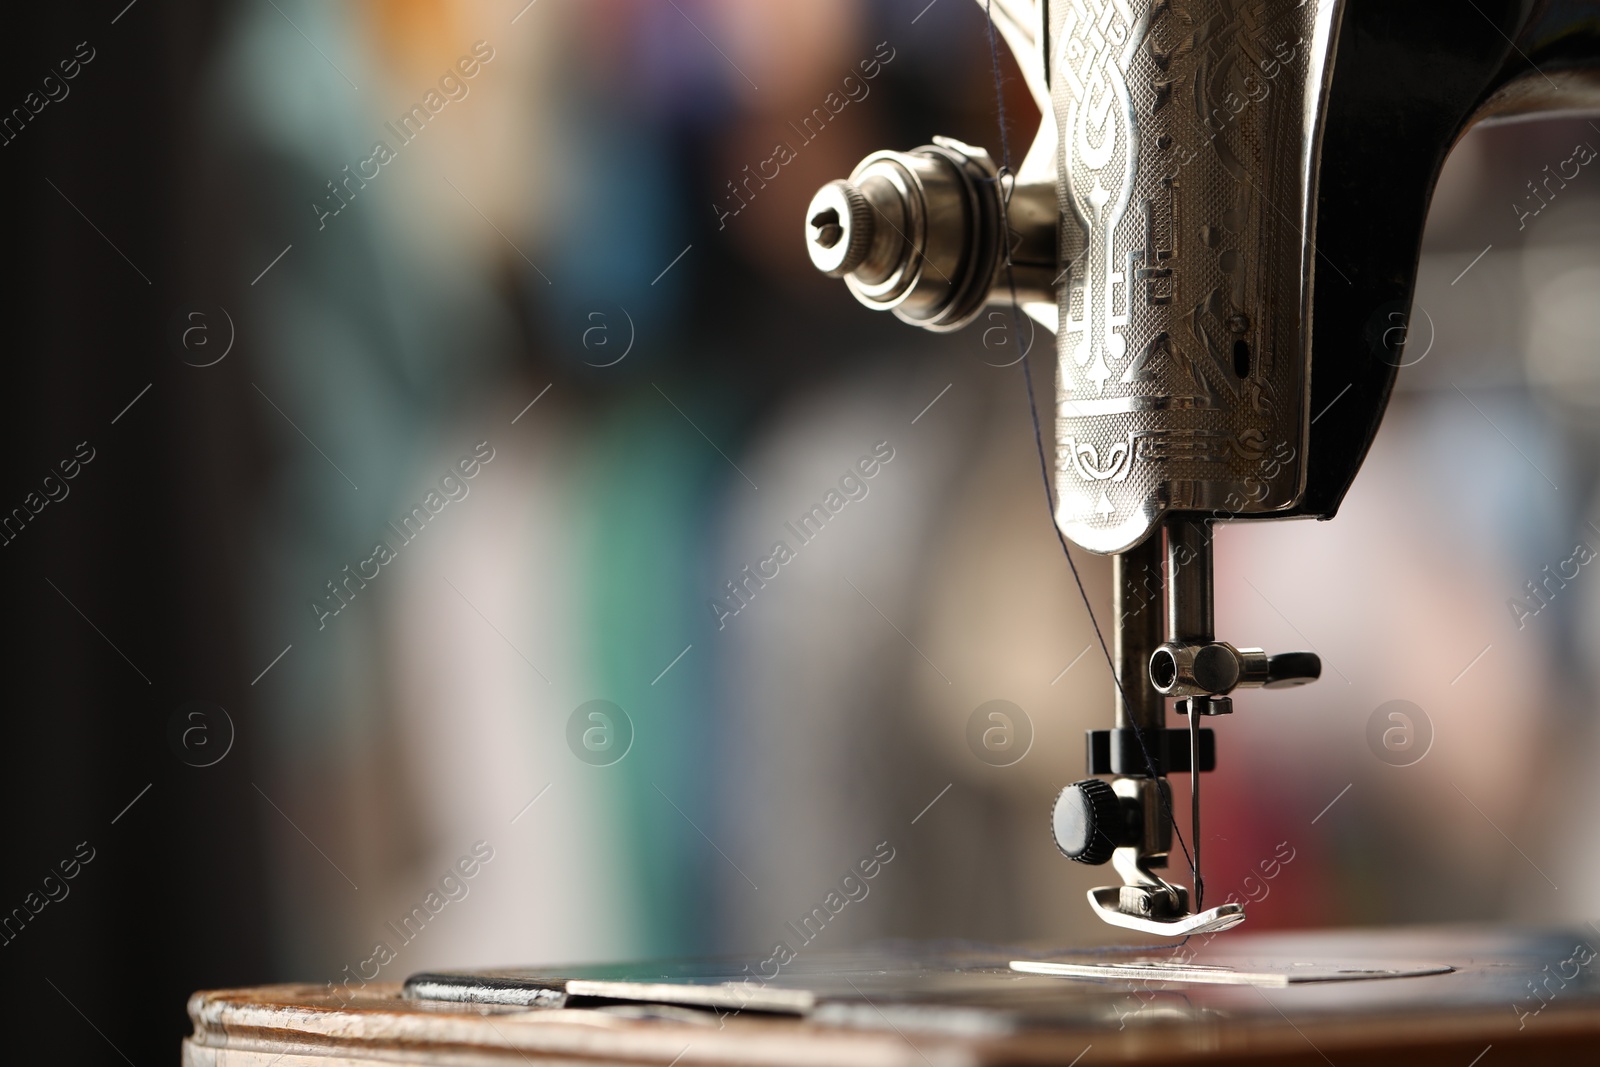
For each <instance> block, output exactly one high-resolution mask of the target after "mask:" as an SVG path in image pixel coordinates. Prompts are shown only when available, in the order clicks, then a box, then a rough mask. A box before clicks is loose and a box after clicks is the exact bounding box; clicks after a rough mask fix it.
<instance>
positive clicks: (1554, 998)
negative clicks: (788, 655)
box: [183, 931, 1600, 1067]
mask: <svg viewBox="0 0 1600 1067" xmlns="http://www.w3.org/2000/svg"><path fill="white" fill-rule="evenodd" d="M1583 937H1584V935H1583V934H1560V935H1548V934H1544V935H1527V936H1522V935H1506V934H1487V933H1480V934H1468V933H1463V932H1448V931H1447V932H1433V933H1427V932H1424V933H1420V934H1418V933H1412V934H1392V935H1373V934H1328V935H1317V936H1315V937H1313V938H1310V939H1302V941H1300V942H1296V943H1295V944H1297V945H1300V946H1302V947H1304V948H1316V947H1321V948H1322V949H1324V950H1325V952H1326V954H1327V956H1328V957H1330V958H1348V957H1349V956H1350V955H1351V954H1352V953H1359V954H1361V955H1362V956H1363V957H1364V958H1369V959H1375V958H1376V957H1375V955H1374V954H1375V953H1382V952H1384V951H1385V950H1386V949H1391V948H1392V953H1393V958H1396V959H1398V958H1402V957H1403V958H1407V959H1418V958H1421V957H1424V956H1426V957H1429V958H1433V959H1436V960H1439V961H1442V962H1445V963H1448V964H1450V965H1451V966H1453V967H1455V968H1456V970H1455V971H1454V972H1453V973H1451V974H1448V975H1434V976H1429V977H1419V978H1401V979H1384V980H1379V981H1366V982H1349V983H1331V984H1325V985H1308V986H1294V987H1290V988H1286V989H1271V990H1268V989H1258V988H1254V987H1240V986H1194V985H1179V984H1176V983H1159V984H1154V983H1130V982H1083V981H1076V980H1060V981H1059V984H1057V985H1051V986H1049V987H1048V988H1046V989H1044V991H1043V996H1041V992H1040V987H1039V986H1038V985H1036V984H1034V983H1032V982H1031V981H1030V982H1028V983H1025V984H1024V983H1018V984H1017V985H1016V986H1015V988H1016V989H1017V991H1018V996H1017V998H1016V999H1017V1003H1018V1005H1019V1006H1020V1007H1021V1008H1022V1009H1023V1010H1022V1011H1020V1013H1018V1014H1017V1015H1016V1016H1015V1018H1013V1020H1012V1023H1011V1024H1010V1025H1008V1026H1003V1027H998V1028H996V1027H986V1026H984V1025H982V1023H983V1020H984V1019H985V1018H988V1017H989V1015H990V1013H993V1012H994V1011H995V1009H994V1008H993V1005H994V1004H995V1003H997V1000H996V997H995V996H994V995H993V994H992V993H991V994H989V995H986V996H985V997H984V998H983V1001H984V1005H985V1006H984V1007H983V1008H982V1009H981V1010H977V1009H974V1010H971V1011H968V1012H965V1013H964V1012H962V1011H959V1010H956V1011H950V1010H948V1009H950V1008H952V1007H954V1006H953V1005H950V1004H943V1005H939V1006H937V1007H935V1008H934V1009H932V1010H930V1011H929V1012H928V1013H927V1014H926V1015H924V1016H919V1015H918V1014H917V1010H918V1009H916V1008H915V1003H916V1002H915V1001H914V1000H912V1001H909V1002H908V1001H905V1000H902V1001H901V1002H900V1003H898V1004H891V1003H886V1002H881V1001H879V1000H877V999H875V998H873V999H867V998H864V999H863V1002H862V1003H861V1004H860V1005H859V1010H858V1011H856V1012H855V1013H854V1014H853V1015H851V1016H849V1017H848V1019H847V1020H846V1021H845V1024H844V1025H824V1024H822V1023H819V1022H811V1021H806V1020H804V1019H800V1018H795V1017H784V1016H776V1015H767V1016H758V1015H755V1014H750V1013H746V1014H724V1015H718V1014H717V1013H715V1012H707V1011H696V1010H687V1009H682V1008H671V1007H651V1006H648V1005H639V1004H632V1005H629V1004H600V1005H595V1006H587V1007H582V1008H572V1007H568V1008H558V1009H536V1010H525V1009H521V1008H507V1007H492V1008H491V1007H484V1006H474V1005H460V1004H450V1005H446V1004H430V1003H425V1002H417V1001H411V1000H407V999H405V998H403V997H402V995H401V992H400V987H399V985H398V984H390V985H378V984H373V985H370V986H368V987H367V988H366V989H365V990H363V991H361V992H360V993H358V994H355V995H353V996H351V997H349V998H347V999H345V1000H340V999H338V998H336V997H333V996H331V995H329V994H328V992H327V989H326V987H312V986H272V987H265V988H260V989H248V990H226V991H219V992H208V993H197V994H196V995H195V996H194V997H193V998H192V999H191V1000H190V1003H189V1011H190V1015H191V1017H192V1019H193V1022H194V1033H193V1035H192V1036H191V1037H190V1038H189V1039H188V1040H187V1041H185V1043H184V1049H183V1062H184V1064H185V1065H186V1067H334V1065H342V1067H353V1065H356V1064H361V1065H376V1064H389V1065H393V1064H417V1065H424V1064H425V1065H430V1067H442V1065H463V1067H465V1065H484V1067H488V1065H509V1064H527V1063H533V1064H539V1065H544V1064H574V1065H575V1064H586V1065H593V1064H597V1063H604V1064H655V1065H659V1067H666V1065H669V1064H676V1065H677V1067H695V1065H702V1064H759V1065H784V1067H789V1065H793V1067H811V1065H818V1067H820V1065H830V1067H831V1065H861V1067H919V1065H920V1067H947V1065H950V1067H955V1065H965V1064H971V1065H974V1067H981V1065H989V1064H996V1065H998V1064H1018V1065H1028V1064H1060V1065H1063V1067H1065V1065H1068V1064H1074V1063H1075V1064H1077V1067H1095V1065H1096V1064H1112V1063H1161V1064H1224V1063H1240V1064H1250V1065H1260V1067H1266V1065H1290V1064H1293V1065H1296V1067H1299V1065H1308V1067H1309V1065H1316V1067H1322V1065H1327V1064H1335V1065H1339V1067H1344V1065H1345V1064H1355V1063H1359V1064H1362V1065H1402V1064H1403V1065H1405V1067H1433V1065H1439V1067H1469V1065H1472V1064H1476V1065H1477V1067H1504V1065H1511V1064H1516V1065H1522V1064H1541V1063H1552V1064H1553V1063H1562V1064H1577V1063H1596V1062H1600V981H1597V980H1596V978H1595V975H1594V973H1593V972H1595V971H1596V970H1600V959H1595V958H1594V951H1593V949H1589V948H1585V949H1584V950H1583V951H1581V952H1574V951H1571V950H1570V948H1569V947H1568V946H1573V945H1575V944H1582V945H1584V946H1588V945H1591V944H1592V945H1600V937H1596V936H1595V935H1594V934H1593V932H1592V931H1591V932H1588V934H1587V940H1583ZM1238 943H1239V942H1237V941H1231V942H1230V944H1238ZM1244 943H1245V944H1249V943H1250V942H1244ZM1259 943H1260V944H1264V945H1265V944H1268V942H1267V941H1266V940H1262V941H1261V942H1259ZM1276 944H1280V945H1281V941H1280V942H1276ZM1579 960H1581V961H1582V962H1581V963H1580V962H1575V961H1579ZM1591 960H1592V962H1591ZM1569 976H1570V977H1569ZM996 979H997V982H999V983H1000V985H999V986H998V987H997V988H999V989H1000V990H1001V992H1000V995H999V1000H998V1003H1002V1004H1004V1003H1005V1001H1006V1000H1007V998H1008V997H1009V994H1008V993H1006V992H1005V990H1006V989H1008V988H1012V987H1010V986H1007V985H1006V984H1005V983H1006V982H1007V981H1008V979H1007V978H1006V976H1004V975H997V976H996ZM1530 983H1537V985H1538V988H1539V990H1540V993H1539V994H1538V995H1535V993H1534V992H1533V986H1531V985H1530ZM1024 990H1026V991H1027V992H1026V995H1024V993H1023V991H1024ZM1002 1014H1003V1012H1002ZM1018 1019H1020V1020H1021V1022H1017V1020H1018ZM1480 1056H1481V1059H1480V1058H1479V1057H1480Z"/></svg>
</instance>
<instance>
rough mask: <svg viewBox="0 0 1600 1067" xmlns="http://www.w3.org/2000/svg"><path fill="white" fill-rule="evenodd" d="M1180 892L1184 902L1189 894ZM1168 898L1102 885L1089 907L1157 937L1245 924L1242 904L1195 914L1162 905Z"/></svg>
mask: <svg viewBox="0 0 1600 1067" xmlns="http://www.w3.org/2000/svg"><path fill="white" fill-rule="evenodd" d="M1178 892H1179V893H1180V894H1181V895H1180V897H1179V899H1180V901H1182V900H1183V897H1184V896H1186V894H1182V891H1181V890H1179V891H1178ZM1165 896H1167V894H1166V893H1160V892H1155V893H1152V892H1151V891H1150V890H1149V889H1148V888H1147V887H1145V886H1132V885H1123V886H1114V885H1113V886H1102V887H1100V888H1099V889H1091V890H1089V905H1090V907H1092V908H1094V911H1095V914H1096V915H1098V916H1099V917H1100V919H1101V921H1103V922H1107V923H1110V924H1111V925H1112V926H1120V927H1123V928H1124V929H1127V930H1137V931H1139V932H1140V933H1143V934H1151V935H1153V936H1155V937H1189V936H1190V935H1192V934H1218V933H1221V932H1222V931H1224V930H1231V929H1233V928H1234V927H1235V926H1238V925H1239V924H1240V923H1242V922H1244V906H1243V905H1242V904H1221V905H1218V906H1217V907H1215V908H1207V909H1206V910H1205V911H1202V912H1199V913H1198V914H1191V913H1190V912H1189V911H1188V908H1187V907H1186V906H1180V907H1175V908H1174V907H1170V905H1169V906H1166V907H1163V906H1161V904H1160V903H1158V902H1159V901H1160V899H1161V898H1162V897H1165ZM1186 903H1187V902H1186V901H1184V904H1186ZM1152 905H1153V906H1152Z"/></svg>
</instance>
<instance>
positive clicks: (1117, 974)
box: [1011, 960, 1455, 989]
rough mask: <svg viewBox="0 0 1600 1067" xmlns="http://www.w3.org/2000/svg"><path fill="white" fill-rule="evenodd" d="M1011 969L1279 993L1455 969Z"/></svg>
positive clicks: (1035, 965)
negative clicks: (1291, 988)
mask: <svg viewBox="0 0 1600 1067" xmlns="http://www.w3.org/2000/svg"><path fill="white" fill-rule="evenodd" d="M1011 969H1012V970H1013V971H1019V972H1021V973H1023V974H1048V975H1056V976H1058V977H1061V978H1093V979H1102V980H1120V981H1150V982H1193V983H1199V984H1203V985H1249V986H1263V987H1265V988H1268V989H1272V988H1278V989H1282V988H1284V987H1287V986H1291V985H1299V984H1300V983H1303V982H1353V981H1360V980H1362V979H1371V978H1417V977H1420V976H1422V975H1428V974H1448V973H1450V972H1451V971H1452V970H1454V969H1455V968H1453V967H1449V966H1447V965H1445V964H1442V963H1405V964H1391V965H1388V966H1363V965H1361V964H1359V963H1347V962H1339V963H1291V964H1287V965H1286V964H1284V963H1282V962H1281V961H1273V962H1261V963H1259V964H1257V963H1247V964H1244V963H1242V964H1240V965H1238V966H1215V965H1212V966H1199V965H1195V964H1184V963H1175V962H1170V961H1167V960H1136V961H1134V962H1131V963H1055V962H1051V961H1047V960H1012V961H1011Z"/></svg>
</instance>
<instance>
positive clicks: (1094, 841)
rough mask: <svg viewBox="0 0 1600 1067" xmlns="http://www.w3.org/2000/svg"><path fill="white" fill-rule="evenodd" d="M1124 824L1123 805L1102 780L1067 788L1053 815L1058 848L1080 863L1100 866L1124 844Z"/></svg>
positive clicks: (1051, 813) (1057, 801) (1053, 826)
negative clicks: (1122, 842)
mask: <svg viewBox="0 0 1600 1067" xmlns="http://www.w3.org/2000/svg"><path fill="white" fill-rule="evenodd" d="M1122 824H1123V820H1122V801H1121V800H1119V799H1118V797H1117V794H1116V791H1115V790H1113V789H1112V788H1111V786H1110V785H1109V784H1108V783H1107V782H1105V781H1102V780H1101V779H1099V778H1085V779H1084V780H1083V781H1081V782H1074V783H1072V784H1071V785H1069V786H1067V787H1066V788H1065V789H1063V790H1062V791H1061V795H1060V796H1058V797H1056V803H1055V807H1054V808H1053V809H1052V810H1051V812H1050V830H1051V832H1052V833H1053V834H1054V836H1055V840H1056V848H1058V849H1060V850H1061V854H1062V855H1064V856H1066V857H1067V858H1068V859H1069V860H1076V861H1077V862H1078V863H1089V864H1096V865H1098V864H1101V863H1104V862H1106V861H1107V860H1109V859H1110V858H1111V854H1112V853H1113V852H1115V851H1116V850H1117V846H1118V845H1119V844H1120V843H1121V841H1122V836H1123V834H1122Z"/></svg>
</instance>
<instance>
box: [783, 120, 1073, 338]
mask: <svg viewBox="0 0 1600 1067" xmlns="http://www.w3.org/2000/svg"><path fill="white" fill-rule="evenodd" d="M1055 197H1056V190H1055V185H1054V183H1053V182H1049V183H1042V182H1041V183H1033V184H1021V183H1018V182H1017V181H1016V180H1015V178H1014V177H1013V176H1011V175H1001V174H1000V173H999V171H998V169H997V168H996V166H995V164H994V161H993V160H992V159H991V158H990V157H989V153H988V152H986V151H984V150H983V149H981V148H974V147H973V146H971V145H966V144H962V143H961V142H960V141H955V140H952V139H950V138H948V137H936V138H934V143H933V144H931V145H925V146H923V147H922V148H918V149H916V150H914V151H911V152H874V153H873V154H872V155H870V156H868V157H867V158H866V159H864V160H862V161H861V163H860V164H859V165H858V166H857V167H856V169H855V170H854V171H853V172H852V173H851V175H850V177H849V178H848V179H843V180H840V181H833V182H829V183H828V184H827V185H825V186H823V187H822V189H821V190H819V191H818V192H817V195H816V196H815V197H813V198H812V201H811V204H810V206H809V207H808V208H807V210H806V248H807V250H808V251H809V253H810V255H811V262H812V263H813V264H814V265H815V266H816V268H817V269H818V270H820V271H822V272H823V273H824V274H828V275H831V276H833V277H842V278H843V279H844V281H845V284H846V285H847V286H848V287H849V289H850V291H851V292H852V293H854V294H855V296H856V299H858V300H860V301H861V302H862V303H863V304H865V305H866V306H867V307H870V308H873V309H874V310H878V311H885V310H888V311H893V312H894V313H895V315H897V316H898V317H899V318H901V319H902V320H904V321H906V322H909V323H911V324H912V325H914V326H922V327H924V328H925V329H929V330H935V331H941V332H942V331H948V330H958V329H960V328H961V327H963V326H965V325H966V324H967V323H969V322H971V321H972V320H973V319H974V318H976V317H977V316H978V314H979V313H980V312H982V311H983V309H984V307H985V306H986V305H987V304H990V303H1010V302H1011V298H1012V293H1013V292H1015V294H1016V299H1017V302H1018V303H1024V304H1025V303H1039V302H1046V301H1050V300H1053V299H1054V298H1055V288H1054V282H1055V245H1056V223H1057V219H1058V217H1059V211H1058V209H1057V207H1056V199H1055ZM1008 214H1009V219H1010V230H1011V232H1010V234H1009V235H1008V234H1007V232H1006V220H1007V217H1008ZM1008 240H1009V242H1010V246H1011V269H1010V271H1009V272H1005V273H1002V270H1001V268H1002V266H1003V265H1004V263H1005V253H1006V244H1007V241H1008Z"/></svg>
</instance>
